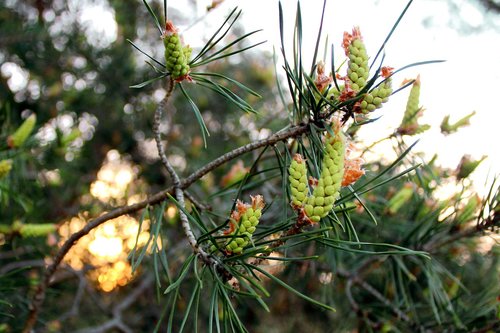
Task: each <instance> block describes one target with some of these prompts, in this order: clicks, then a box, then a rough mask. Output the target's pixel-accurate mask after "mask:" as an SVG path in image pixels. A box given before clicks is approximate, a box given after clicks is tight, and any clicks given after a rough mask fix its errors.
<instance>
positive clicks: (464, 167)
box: [456, 155, 487, 180]
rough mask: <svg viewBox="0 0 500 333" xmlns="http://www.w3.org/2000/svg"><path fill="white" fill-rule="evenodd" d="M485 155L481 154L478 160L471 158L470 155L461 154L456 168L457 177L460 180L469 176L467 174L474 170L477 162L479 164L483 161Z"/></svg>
mask: <svg viewBox="0 0 500 333" xmlns="http://www.w3.org/2000/svg"><path fill="white" fill-rule="evenodd" d="M486 157H487V156H483V157H481V159H479V160H473V159H472V157H471V156H470V155H464V156H462V159H461V160H460V163H459V164H458V167H457V170H456V174H457V179H458V180H461V179H464V178H467V177H469V175H470V174H471V173H473V172H474V170H476V168H477V167H478V166H479V164H481V162H482V161H484V160H485V159H486Z"/></svg>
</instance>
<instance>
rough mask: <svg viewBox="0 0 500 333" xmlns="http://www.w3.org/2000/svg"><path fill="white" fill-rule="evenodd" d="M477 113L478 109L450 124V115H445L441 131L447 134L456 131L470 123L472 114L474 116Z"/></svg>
mask: <svg viewBox="0 0 500 333" xmlns="http://www.w3.org/2000/svg"><path fill="white" fill-rule="evenodd" d="M475 114H476V111H473V112H472V113H470V114H468V115H466V116H465V117H463V118H461V119H459V120H458V121H457V122H455V123H454V124H450V115H447V116H445V117H444V118H443V121H442V122H441V133H443V134H445V135H446V134H451V133H455V132H456V131H458V130H459V128H460V127H464V126H468V125H470V118H472V116H474V115H475Z"/></svg>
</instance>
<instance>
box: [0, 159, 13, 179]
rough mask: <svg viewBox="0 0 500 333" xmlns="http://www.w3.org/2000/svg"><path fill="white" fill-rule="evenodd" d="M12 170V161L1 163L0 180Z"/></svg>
mask: <svg viewBox="0 0 500 333" xmlns="http://www.w3.org/2000/svg"><path fill="white" fill-rule="evenodd" d="M10 170H12V160H2V161H0V179H2V178H3V177H5V176H7V175H8V174H9V172H10Z"/></svg>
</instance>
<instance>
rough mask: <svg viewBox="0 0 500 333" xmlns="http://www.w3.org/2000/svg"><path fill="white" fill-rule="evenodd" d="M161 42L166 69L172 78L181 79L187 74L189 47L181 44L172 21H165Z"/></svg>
mask: <svg viewBox="0 0 500 333" xmlns="http://www.w3.org/2000/svg"><path fill="white" fill-rule="evenodd" d="M163 44H164V45H165V60H166V67H167V71H168V72H169V73H170V75H171V77H172V79H174V80H176V81H182V80H184V79H185V78H187V77H188V74H189V70H190V68H189V65H188V63H189V57H190V56H191V48H190V47H189V46H183V45H182V41H181V38H180V36H179V34H178V33H177V29H176V28H175V26H174V24H173V23H172V21H167V23H166V29H165V33H164V34H163Z"/></svg>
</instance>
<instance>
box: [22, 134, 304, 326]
mask: <svg viewBox="0 0 500 333" xmlns="http://www.w3.org/2000/svg"><path fill="white" fill-rule="evenodd" d="M308 131H309V126H308V125H307V124H302V125H299V126H294V127H290V128H287V129H284V130H282V131H279V132H277V133H275V134H273V135H271V136H269V137H268V138H266V139H262V140H258V141H254V142H251V143H249V144H246V145H244V146H241V147H239V148H236V149H234V150H232V151H230V152H228V153H226V154H224V155H222V156H220V157H218V158H216V159H215V160H213V161H212V162H210V163H208V164H206V165H205V166H203V167H202V168H200V169H198V170H197V171H195V172H193V173H192V174H191V175H189V176H188V177H187V178H185V179H184V180H182V181H181V182H180V188H181V189H187V188H188V187H189V186H191V185H192V184H193V183H194V182H196V181H197V180H199V179H200V178H201V177H203V176H204V175H206V174H207V173H209V172H210V171H212V170H214V169H216V168H217V167H219V166H221V165H223V164H225V163H227V162H229V161H231V160H233V159H235V158H237V157H239V156H241V155H243V154H245V153H247V152H250V151H253V150H256V149H259V148H262V147H266V146H271V145H274V144H275V143H277V142H280V141H284V140H287V139H288V138H293V137H297V136H300V135H302V134H304V133H306V132H308ZM173 191H174V188H173V187H169V188H167V189H166V190H163V191H161V192H158V193H156V194H154V195H152V196H151V197H149V198H148V199H147V200H144V201H141V202H138V203H136V204H133V205H129V206H122V207H118V208H115V209H113V210H112V211H110V212H108V213H105V214H103V215H101V216H99V217H97V218H95V219H93V220H90V221H89V222H88V223H87V224H86V225H85V226H84V227H83V228H82V229H81V230H79V231H77V232H75V233H74V234H72V235H71V236H70V237H69V238H68V240H67V241H66V242H65V243H64V244H63V245H62V246H61V248H60V249H59V251H58V252H57V253H56V255H55V256H54V257H53V260H52V263H51V264H50V265H49V266H48V267H47V269H46V271H45V274H44V277H43V280H42V282H41V283H40V285H39V286H38V288H37V291H36V293H35V294H34V296H33V299H32V300H31V304H30V308H29V309H30V312H29V315H28V318H27V320H26V323H25V327H24V330H23V332H24V333H31V332H32V329H33V327H34V326H35V324H36V321H37V318H38V313H39V311H40V307H41V306H42V304H43V302H44V300H45V292H46V290H47V287H48V286H49V284H50V281H51V279H52V276H53V275H54V273H55V271H56V269H57V268H58V267H59V265H60V264H61V261H62V260H63V258H64V257H65V256H66V254H67V253H68V252H69V250H70V249H71V248H72V247H73V245H74V244H75V243H76V242H77V241H78V240H79V239H80V238H82V237H83V236H85V235H87V234H88V233H89V232H90V231H91V230H92V229H95V228H96V227H98V226H99V225H101V224H103V223H104V222H106V221H109V220H112V219H114V218H117V217H119V216H122V215H127V214H131V213H135V212H137V211H139V210H141V209H143V208H145V207H147V206H150V205H155V204H158V203H160V202H162V201H163V200H165V199H166V198H167V197H168V196H169V195H171V194H173Z"/></svg>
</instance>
